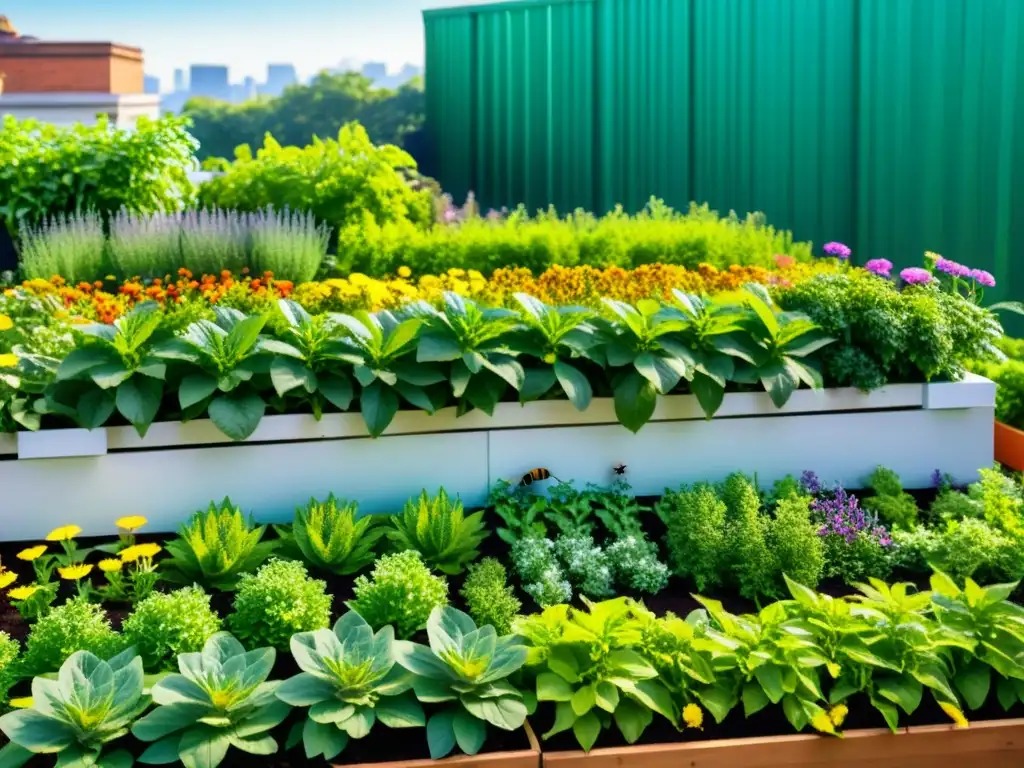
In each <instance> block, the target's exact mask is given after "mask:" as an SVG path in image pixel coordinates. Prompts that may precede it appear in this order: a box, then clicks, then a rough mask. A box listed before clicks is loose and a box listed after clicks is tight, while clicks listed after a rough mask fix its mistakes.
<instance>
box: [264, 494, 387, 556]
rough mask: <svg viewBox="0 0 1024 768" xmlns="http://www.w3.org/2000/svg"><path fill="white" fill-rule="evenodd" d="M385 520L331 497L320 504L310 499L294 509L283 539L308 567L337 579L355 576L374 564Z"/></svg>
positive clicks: (381, 516)
mask: <svg viewBox="0 0 1024 768" xmlns="http://www.w3.org/2000/svg"><path fill="white" fill-rule="evenodd" d="M386 522H387V518H386V517H384V516H383V515H380V516H377V515H360V514H359V507H358V505H357V504H355V502H339V501H338V500H337V499H335V498H334V496H330V497H328V499H327V501H325V502H323V503H321V502H319V501H317V500H316V499H310V502H309V504H307V505H306V506H305V507H302V508H299V509H297V510H295V523H294V525H293V526H292V529H291V532H290V533H288V535H287V537H285V536H284V533H285V532H284V531H280V533H282V538H286V540H287V541H288V543H289V544H294V546H295V548H296V549H298V551H299V554H300V556H301V557H302V559H303V560H305V561H306V562H307V563H309V565H311V566H313V567H314V568H317V569H319V570H322V571H328V572H330V573H335V574H338V575H340V576H347V575H349V574H352V573H357V572H358V571H361V570H363V569H364V568H366V567H367V566H369V565H371V564H372V563H373V561H374V549H375V547H376V546H377V542H378V541H379V540H380V538H381V537H382V536H383V535H384V531H385V529H384V525H385V524H386Z"/></svg>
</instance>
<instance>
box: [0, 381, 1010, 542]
mask: <svg viewBox="0 0 1024 768" xmlns="http://www.w3.org/2000/svg"><path fill="white" fill-rule="evenodd" d="M994 403H995V385H994V384H993V383H992V382H990V381H988V380H986V379H982V378H980V377H977V376H971V377H969V378H968V379H967V380H966V381H963V382H957V383H954V384H945V383H943V384H899V385H893V386H890V387H886V388H884V389H881V390H876V391H874V392H870V393H862V392H858V391H856V390H852V389H835V390H821V391H811V390H800V391H798V392H796V393H795V394H794V395H793V398H792V399H791V400H790V402H789V403H788V404H787V405H786V407H785V408H783V409H777V408H775V406H774V405H773V404H772V403H771V401H770V400H769V399H768V396H767V395H765V394H763V393H756V394H755V393H750V394H747V393H742V394H730V395H727V396H726V398H725V402H724V403H723V406H722V408H721V410H720V411H719V413H718V414H717V415H716V417H715V418H714V419H713V420H712V421H707V420H705V419H704V418H703V414H702V412H701V410H700V408H699V406H698V405H697V403H696V400H695V398H693V397H692V396H689V395H685V396H672V397H667V398H662V399H661V400H660V402H659V404H658V408H657V410H656V412H655V415H654V418H653V419H652V421H651V423H649V424H647V425H646V426H645V427H644V428H643V429H641V430H640V432H639V433H638V434H635V435H634V434H632V433H631V432H629V431H628V430H626V429H625V428H624V427H622V426H621V425H619V424H618V423H617V421H616V419H615V414H614V408H613V406H612V403H611V401H609V400H595V401H594V403H593V404H592V405H591V407H590V408H588V409H587V410H586V411H584V412H582V413H580V412H578V411H576V410H575V409H574V408H573V407H572V406H571V405H570V404H569V403H567V402H561V401H545V402H538V403H530V404H527V405H526V406H520V405H519V404H516V403H504V404H501V405H499V406H498V408H497V409H496V410H495V413H494V416H493V418H491V417H488V416H486V415H485V414H483V413H480V412H475V411H474V412H471V413H469V414H466V415H465V416H463V417H462V418H458V419H457V418H455V414H454V410H453V409H447V410H445V411H441V412H439V413H437V414H435V415H433V416H430V415H427V414H425V413H422V412H419V411H408V412H401V413H399V414H398V416H397V417H396V419H395V421H394V423H393V424H392V425H391V427H390V428H389V429H388V431H387V433H386V434H385V435H384V436H383V437H381V438H378V439H376V440H374V439H371V438H369V437H368V436H367V435H366V430H365V427H364V426H363V423H362V418H361V417H360V415H359V414H358V413H350V414H331V415H327V416H325V417H324V418H323V419H322V420H321V421H319V422H317V421H315V420H314V419H313V418H312V417H311V416H296V415H292V416H268V417H266V418H265V419H264V420H263V421H262V422H260V426H259V428H258V429H257V430H256V432H255V433H254V434H253V435H252V437H250V438H249V440H247V441H246V442H244V443H232V442H230V441H228V440H227V438H225V437H224V436H223V435H222V434H221V433H220V432H219V431H218V430H217V429H216V427H214V426H213V425H212V424H211V423H210V422H208V421H195V422H190V423H184V424H183V423H162V424H154V425H153V427H152V428H151V429H150V430H149V433H148V434H147V435H146V437H145V438H140V437H139V436H138V435H137V434H136V433H135V431H134V430H133V429H132V428H130V427H113V428H109V429H105V430H96V431H95V432H94V433H88V432H86V433H85V434H86V435H93V434H95V435H102V437H103V439H104V440H105V452H103V451H101V450H99V449H98V448H97V447H96V446H98V445H99V443H98V442H97V443H96V444H94V446H93V450H92V453H93V454H96V455H83V453H84V452H85V450H86V449H85V448H83V436H82V435H80V434H79V433H81V432H82V430H67V431H65V430H55V431H50V432H46V433H40V434H39V435H35V436H34V437H36V438H39V439H40V440H44V448H45V450H44V449H43V448H36V449H34V450H33V452H32V453H31V454H27V453H26V452H25V451H26V445H28V446H31V444H32V443H33V440H32V439H25V438H22V437H21V436H19V439H18V441H17V443H16V444H15V443H13V442H12V441H11V440H6V441H0V459H5V460H0V487H2V488H3V489H4V505H3V511H2V512H0V539H4V540H27V539H36V538H39V537H41V536H42V535H44V534H46V532H48V531H49V530H50V529H52V528H54V527H56V526H58V525H65V524H70V523H74V524H76V525H80V526H81V527H82V528H83V530H84V532H85V534H86V535H90V534H104V533H113V532H114V527H113V522H114V520H115V519H117V518H118V517H121V516H122V515H128V514H142V515H145V516H146V517H148V518H149V520H150V525H149V526H148V527H147V529H146V530H147V531H171V530H174V529H175V528H176V527H177V526H178V524H180V523H181V522H182V521H183V520H185V519H186V518H187V517H188V516H189V515H190V514H191V513H192V512H194V511H196V510H197V509H200V508H205V507H206V506H207V505H208V504H209V503H210V501H213V500H218V501H219V500H220V499H222V498H223V497H224V496H230V497H231V499H232V501H234V502H235V503H236V504H238V505H240V506H241V507H242V508H243V509H244V510H246V511H251V512H253V513H254V514H255V515H256V517H257V519H259V520H261V521H266V522H282V521H287V520H290V519H291V517H292V514H293V512H294V508H295V506H296V505H298V504H302V503H304V502H306V501H307V500H308V499H309V498H310V497H316V498H323V497H326V496H327V494H329V493H332V492H333V493H334V494H336V495H338V496H341V497H346V498H350V499H354V500H356V501H358V502H359V503H360V505H361V506H362V508H363V509H365V510H367V511H371V512H389V511H395V510H397V509H399V508H400V507H401V505H402V503H403V502H404V501H405V500H406V499H407V498H409V497H410V496H414V495H416V494H418V493H419V492H420V490H422V489H423V488H426V489H428V490H430V491H435V490H436V489H437V488H438V487H440V486H444V488H445V489H447V490H448V491H449V492H450V493H457V494H459V495H460V496H461V497H462V499H463V501H464V502H465V503H466V504H467V505H468V506H480V505H482V504H483V503H484V501H485V499H486V498H487V493H488V489H489V488H490V487H491V485H492V484H493V483H495V482H496V481H497V480H499V479H501V478H505V479H508V480H514V479H516V478H519V477H521V476H522V475H523V474H524V473H525V472H527V471H529V470H530V469H531V468H533V467H546V468H547V469H549V470H550V471H551V472H552V473H553V474H554V475H556V476H557V477H559V478H561V479H563V480H574V481H576V483H577V484H579V485H580V486H582V485H583V484H585V483H587V482H594V483H599V484H607V483H609V482H610V481H611V479H612V477H613V474H612V467H613V465H615V464H619V463H623V464H626V465H627V472H626V479H627V480H628V481H629V483H630V484H631V485H632V486H633V489H634V491H635V492H636V493H638V494H641V495H655V494H660V493H662V492H663V491H664V490H665V488H666V487H675V486H678V485H680V484H682V483H689V482H694V481H698V480H718V479H721V478H722V477H724V476H725V475H727V474H729V473H730V472H734V471H736V470H742V471H744V472H748V473H756V474H757V479H758V482H759V483H761V484H762V485H769V484H771V483H772V482H774V481H775V480H777V479H779V478H781V477H783V476H785V475H786V474H791V473H792V474H799V473H800V472H801V471H802V470H805V469H813V470H814V471H815V472H817V473H818V474H819V475H820V476H821V478H822V479H823V480H825V481H838V482H842V483H843V484H844V485H846V486H847V487H861V486H862V485H863V482H864V478H865V477H866V476H867V475H868V474H869V473H870V472H871V470H872V469H874V467H876V466H877V465H879V464H882V465H885V466H887V467H890V468H892V469H894V470H896V471H897V472H898V473H899V474H900V476H901V477H902V478H903V480H904V483H905V484H906V485H907V487H924V486H927V485H928V483H929V480H930V477H931V474H932V472H934V470H936V469H939V470H941V471H942V472H944V473H949V474H950V475H952V476H953V477H954V478H955V479H956V480H957V481H958V482H968V481H970V480H973V479H974V478H975V477H976V474H977V470H978V469H979V468H981V467H985V466H990V465H991V464H992V462H993V418H994ZM65 434H67V435H68V436H73V437H74V440H69V441H68V443H67V450H66V451H64V452H63V453H62V452H61V450H60V449H59V446H60V444H61V442H60V441H61V439H62V438H61V436H62V435H65ZM97 441H98V438H97ZM86 442H88V441H86ZM3 454H7V455H6V456H4V455H3ZM30 455H31V458H33V459H35V460H27V459H29V458H30ZM41 456H46V457H56V456H63V457H62V458H47V459H45V460H41V459H40V457H41ZM538 487H541V486H538Z"/></svg>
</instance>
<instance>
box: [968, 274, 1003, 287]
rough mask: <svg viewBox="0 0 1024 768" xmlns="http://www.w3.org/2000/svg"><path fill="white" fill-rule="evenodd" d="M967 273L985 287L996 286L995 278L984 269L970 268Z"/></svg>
mask: <svg viewBox="0 0 1024 768" xmlns="http://www.w3.org/2000/svg"><path fill="white" fill-rule="evenodd" d="M968 275H969V276H970V277H971V278H973V279H974V280H975V281H976V282H978V283H980V284H981V285H984V286H985V287H986V288H995V287H996V279H995V278H994V277H993V276H992V273H991V272H986V271H985V270H984V269H972V270H971V271H970V272H969V273H968Z"/></svg>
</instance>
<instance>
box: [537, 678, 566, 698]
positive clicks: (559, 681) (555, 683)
mask: <svg viewBox="0 0 1024 768" xmlns="http://www.w3.org/2000/svg"><path fill="white" fill-rule="evenodd" d="M537 699H538V700H540V701H570V700H571V699H572V686H571V685H570V684H569V683H568V682H567V681H566V680H565V679H564V678H563V677H561V676H560V675H556V674H555V673H553V672H541V673H540V674H539V675H537Z"/></svg>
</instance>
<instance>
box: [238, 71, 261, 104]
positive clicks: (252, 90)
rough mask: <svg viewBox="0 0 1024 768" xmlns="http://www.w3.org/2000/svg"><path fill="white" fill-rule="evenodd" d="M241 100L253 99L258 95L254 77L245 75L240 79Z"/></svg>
mask: <svg viewBox="0 0 1024 768" xmlns="http://www.w3.org/2000/svg"><path fill="white" fill-rule="evenodd" d="M241 95H242V99H241V100H242V101H249V100H250V99H255V98H256V97H257V96H258V95H259V88H258V87H257V85H256V78H255V77H246V78H245V79H244V80H243V81H242V94H241Z"/></svg>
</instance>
